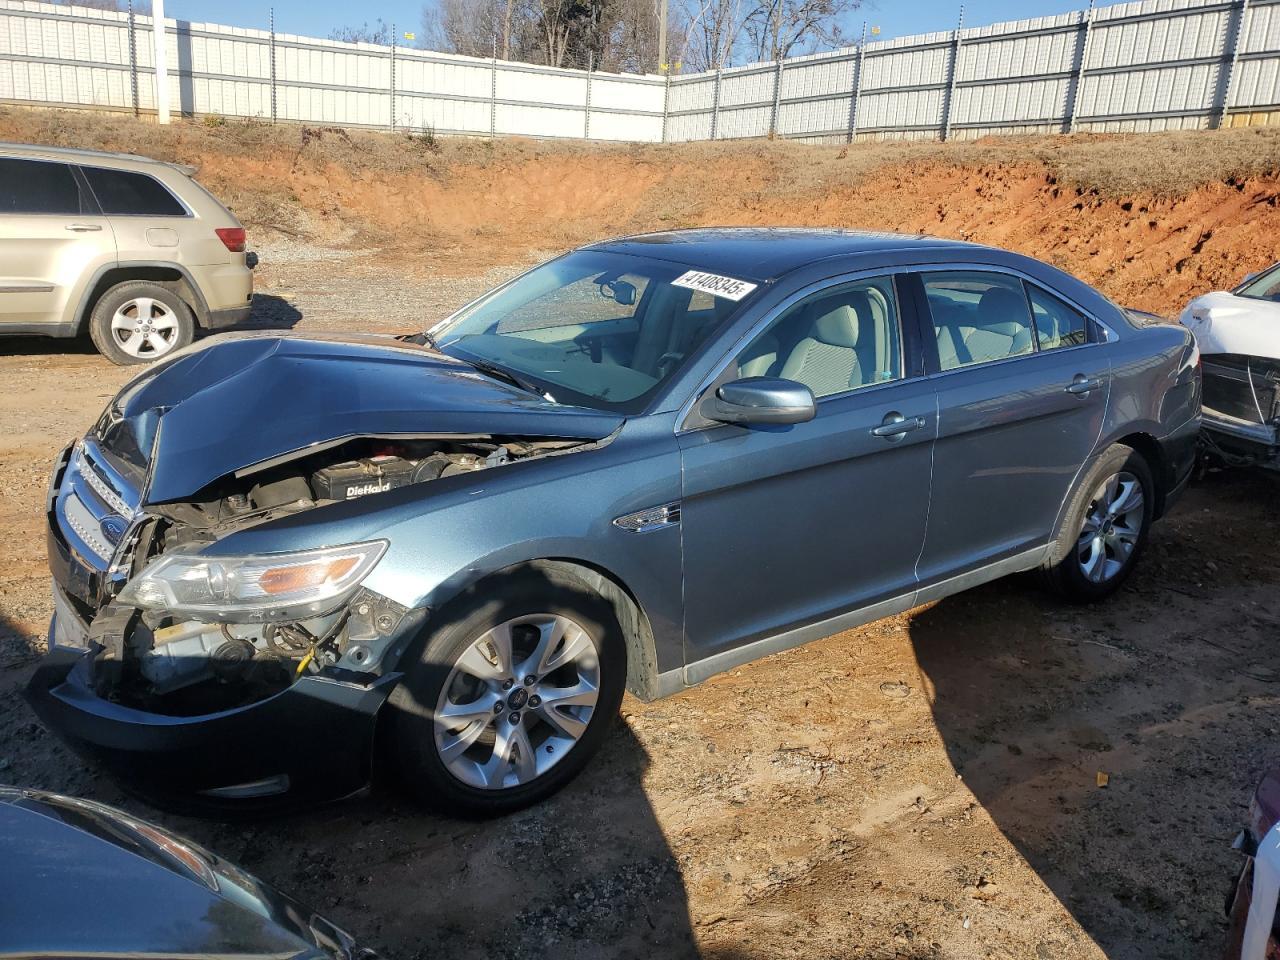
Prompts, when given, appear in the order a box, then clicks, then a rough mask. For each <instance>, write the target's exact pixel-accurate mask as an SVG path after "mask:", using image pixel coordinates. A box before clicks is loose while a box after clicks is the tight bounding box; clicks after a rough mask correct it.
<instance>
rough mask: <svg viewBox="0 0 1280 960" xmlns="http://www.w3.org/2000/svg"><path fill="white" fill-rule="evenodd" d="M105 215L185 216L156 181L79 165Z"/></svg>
mask: <svg viewBox="0 0 1280 960" xmlns="http://www.w3.org/2000/svg"><path fill="white" fill-rule="evenodd" d="M80 169H81V170H83V171H84V175H85V178H86V179H87V180H88V181H89V186H90V187H92V188H93V192H94V195H95V196H97V198H98V203H99V205H101V207H102V212H103V213H105V214H106V215H107V216H112V215H115V216H148V217H184V216H186V214H187V211H186V208H184V207H183V206H182V204H180V203H179V202H178V200H177V198H175V197H174V195H173V194H172V193H170V192H169V191H168V190H167V189H166V188H165V187H164V186H163V185H162V184H161V183H160V181H159V180H156V179H155V178H154V177H148V176H147V175H146V174H143V173H130V172H129V171H128V170H105V169H103V168H102V167H81V168H80Z"/></svg>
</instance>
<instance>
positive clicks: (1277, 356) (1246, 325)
mask: <svg viewBox="0 0 1280 960" xmlns="http://www.w3.org/2000/svg"><path fill="white" fill-rule="evenodd" d="M1180 319H1181V321H1182V323H1183V324H1184V325H1185V326H1186V327H1187V328H1188V329H1189V330H1190V331H1191V332H1192V333H1193V334H1194V335H1195V338H1196V345H1197V346H1198V347H1199V348H1200V352H1201V353H1203V354H1205V355H1206V356H1213V355H1215V354H1238V355H1240V356H1246V357H1264V358H1266V359H1269V360H1280V303H1273V302H1271V301H1268V300H1258V299H1255V298H1253V297H1238V296H1236V295H1235V294H1233V293H1226V292H1224V291H1217V292H1215V293H1206V294H1204V295H1203V296H1199V297H1196V298H1195V299H1194V300H1192V301H1191V302H1190V303H1189V304H1187V306H1186V309H1185V310H1183V311H1182V316H1181V318H1180Z"/></svg>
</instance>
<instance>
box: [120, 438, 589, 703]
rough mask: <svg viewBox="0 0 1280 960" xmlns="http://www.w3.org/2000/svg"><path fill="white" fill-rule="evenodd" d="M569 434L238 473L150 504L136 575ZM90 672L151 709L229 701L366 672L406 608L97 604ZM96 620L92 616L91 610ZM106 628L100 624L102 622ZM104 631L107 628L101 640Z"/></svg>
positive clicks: (362, 592) (370, 599)
mask: <svg viewBox="0 0 1280 960" xmlns="http://www.w3.org/2000/svg"><path fill="white" fill-rule="evenodd" d="M577 446H580V444H579V443H578V442H575V441H561V440H550V441H529V440H512V439H504V440H502V441H499V440H497V439H496V438H495V439H493V440H487V439H484V440H467V441H440V440H416V439H415V440H404V441H399V440H397V441H390V440H376V439H364V438H362V439H357V440H352V441H349V442H347V443H344V444H341V445H339V446H335V447H331V448H329V449H327V450H324V451H321V452H318V453H312V454H306V455H303V456H299V457H296V458H294V459H292V460H290V461H288V462H286V463H280V464H276V465H272V466H270V467H268V468H265V469H260V470H256V471H253V472H251V473H249V474H248V475H244V476H239V477H236V476H233V477H226V478H223V479H222V480H221V481H219V482H217V483H215V484H212V485H211V486H210V488H208V489H207V490H206V491H203V492H202V493H203V494H205V495H203V496H202V497H201V498H200V499H199V500H197V501H193V502H189V503H176V504H164V505H160V506H157V507H155V508H153V510H154V519H153V520H152V521H150V522H149V523H147V524H145V525H144V527H143V529H142V530H141V531H140V533H139V536H138V537H137V540H136V547H135V551H134V555H133V557H132V562H131V567H132V570H133V573H134V574H137V573H139V572H141V571H142V569H143V568H145V567H146V566H147V565H148V564H149V563H151V562H153V561H155V560H157V559H158V558H160V557H162V556H164V555H165V554H167V553H170V552H172V551H175V550H179V549H182V550H185V551H188V552H189V551H191V550H199V549H200V548H202V547H204V546H207V545H208V544H211V543H214V542H216V541H217V540H219V539H221V538H222V537H223V536H226V535H227V534H229V533H231V532H234V531H238V530H243V529H245V528H246V527H250V526H253V525H255V524H258V523H263V522H266V521H268V520H272V519H275V518H277V517H281V516H285V515H288V514H290V513H297V512H301V511H306V510H313V509H316V508H319V507H324V506H326V505H329V504H334V503H339V502H342V501H346V500H352V499H355V498H357V497H366V496H374V495H379V494H384V493H387V492H389V491H393V490H399V489H402V488H404V487H408V486H412V485H415V484H425V483H431V482H436V481H443V480H448V479H449V478H453V477H460V476H465V475H468V474H473V473H476V472H478V471H483V470H487V469H492V468H494V467H498V466H502V465H505V464H508V463H511V462H514V461H516V460H520V459H524V458H527V457H530V456H534V455H537V454H542V453H549V452H554V451H557V450H563V449H568V448H573V447H577ZM111 611H116V612H115V614H113V616H111V617H105V618H104V625H109V626H110V628H111V629H110V630H107V631H106V632H105V633H104V638H103V639H104V640H110V643H103V644H102V646H103V653H102V655H101V662H100V667H101V669H100V671H99V677H100V678H101V679H102V680H103V681H104V682H105V683H106V684H107V685H108V686H109V687H110V693H111V696H112V697H113V698H114V699H118V700H120V701H122V702H127V703H133V704H136V705H139V706H145V708H146V709H148V710H151V711H153V712H158V713H168V714H173V715H191V714H194V713H202V712H213V711H217V710H221V709H229V708H231V707H234V706H236V705H239V704H242V703H245V702H252V701H253V700H257V699H261V698H262V697H265V696H270V695H271V694H273V693H275V692H278V691H280V690H283V689H285V688H286V687H288V686H290V685H291V684H292V683H293V682H294V681H295V680H297V679H298V678H299V677H301V676H303V675H305V674H307V673H318V672H320V671H323V670H334V671H339V672H343V671H347V672H349V673H351V674H371V673H372V674H376V673H377V671H378V669H379V666H380V664H381V663H382V661H383V660H384V659H385V657H386V654H387V652H388V645H389V644H390V643H391V642H393V638H394V637H396V636H397V635H398V629H399V628H400V627H401V625H402V623H403V621H404V618H405V616H406V614H407V613H408V610H407V609H406V608H405V607H403V606H401V605H400V604H398V603H395V602H394V601H392V600H390V599H388V598H386V597H383V596H381V595H379V594H377V593H374V592H373V591H370V590H367V589H364V588H361V589H359V590H358V591H357V592H356V593H355V594H354V596H352V597H350V598H349V599H347V600H346V601H345V602H344V603H343V604H342V605H341V606H339V607H338V609H335V610H329V611H326V612H325V613H324V614H323V615H318V616H312V617H310V618H309V619H302V620H297V621H288V622H280V621H268V622H262V623H221V622H205V621H203V620H200V619H189V618H188V619H184V618H179V617H174V616H172V615H171V614H169V613H167V612H157V611H146V612H140V611H138V610H135V609H133V608H132V607H128V606H125V607H121V608H119V609H118V610H117V608H116V607H107V608H104V614H106V613H109V612H111ZM100 617H101V615H100ZM104 629H105V627H104ZM107 633H109V634H110V636H109V637H108V636H106V634H107Z"/></svg>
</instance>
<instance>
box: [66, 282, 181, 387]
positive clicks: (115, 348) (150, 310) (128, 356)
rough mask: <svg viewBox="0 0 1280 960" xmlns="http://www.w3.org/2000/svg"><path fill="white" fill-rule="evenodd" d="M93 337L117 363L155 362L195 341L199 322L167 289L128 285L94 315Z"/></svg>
mask: <svg viewBox="0 0 1280 960" xmlns="http://www.w3.org/2000/svg"><path fill="white" fill-rule="evenodd" d="M89 336H90V337H91V338H92V340H93V345H94V346H95V347H97V348H98V352H99V353H101V354H102V355H103V356H104V357H106V358H107V359H108V360H110V361H111V362H112V363H115V364H119V365H120V366H127V365H129V364H134V363H151V362H152V361H153V360H159V359H160V358H161V357H166V356H168V355H169V354H171V353H173V352H174V351H175V350H180V349H182V348H183V347H185V346H186V345H187V344H189V343H190V342H191V340H192V338H193V337H194V336H195V318H194V317H193V316H192V314H191V308H190V307H189V306H187V304H186V303H185V302H183V300H182V298H181V297H179V296H178V295H177V294H176V293H174V292H173V291H172V290H170V289H169V288H168V287H164V286H161V285H160V284H158V283H152V282H150V281H148V280H128V281H126V282H124V283H118V284H116V285H115V286H114V287H111V288H110V289H108V290H107V292H106V293H104V294H103V295H102V296H101V297H99V298H98V302H97V303H96V304H94V307H93V313H92V314H91V315H90V316H89Z"/></svg>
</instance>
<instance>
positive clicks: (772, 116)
mask: <svg viewBox="0 0 1280 960" xmlns="http://www.w3.org/2000/svg"><path fill="white" fill-rule="evenodd" d="M782 64H783V59H782V57H781V56H779V57H778V69H777V70H775V71H774V73H773V109H772V110H771V111H769V139H770V140H772V139H773V138H774V137H776V136H777V135H778V105H779V104H780V103H781V102H782Z"/></svg>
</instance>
